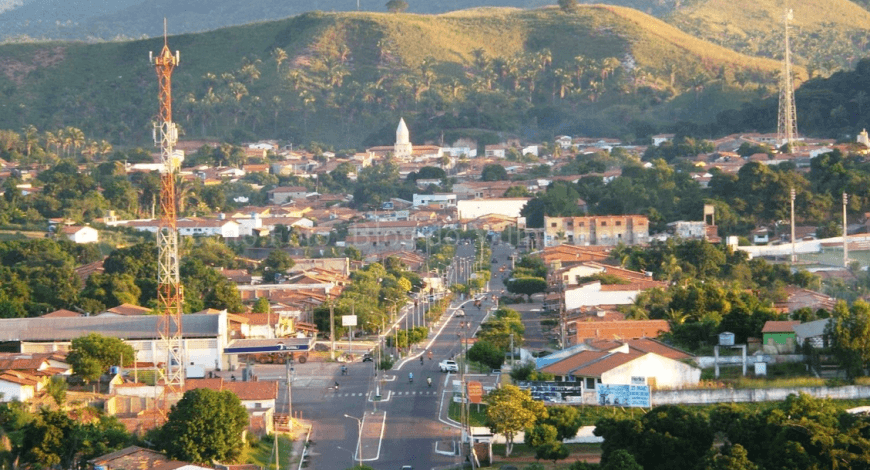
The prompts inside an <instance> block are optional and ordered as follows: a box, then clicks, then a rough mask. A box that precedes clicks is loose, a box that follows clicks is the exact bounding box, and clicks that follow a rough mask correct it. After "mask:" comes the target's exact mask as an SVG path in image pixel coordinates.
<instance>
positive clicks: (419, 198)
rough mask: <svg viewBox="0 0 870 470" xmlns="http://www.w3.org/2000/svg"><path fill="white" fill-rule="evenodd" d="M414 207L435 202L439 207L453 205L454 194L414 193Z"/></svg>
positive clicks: (454, 203) (454, 201)
mask: <svg viewBox="0 0 870 470" xmlns="http://www.w3.org/2000/svg"><path fill="white" fill-rule="evenodd" d="M413 204H414V207H418V206H428V205H429V204H437V205H438V206H440V207H447V206H455V205H456V195H455V194H452V193H435V194H414V201H413Z"/></svg>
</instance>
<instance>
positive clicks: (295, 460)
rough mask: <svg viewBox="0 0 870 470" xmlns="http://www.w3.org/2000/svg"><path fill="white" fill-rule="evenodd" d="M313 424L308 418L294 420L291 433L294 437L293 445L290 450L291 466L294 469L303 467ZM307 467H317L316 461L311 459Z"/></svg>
mask: <svg viewBox="0 0 870 470" xmlns="http://www.w3.org/2000/svg"><path fill="white" fill-rule="evenodd" d="M313 426H314V425H313V423H312V422H310V421H308V420H302V419H294V420H293V431H292V432H291V433H290V437H291V438H292V439H293V447H292V449H291V450H290V462H291V463H292V464H291V467H290V468H291V469H293V470H295V469H299V468H302V461H303V460H304V459H305V451H306V444H307V443H308V437H309V436H310V435H311V430H312V428H313ZM306 468H309V469H313V468H315V467H314V462H313V461H311V460H309V461H308V463H307V465H306Z"/></svg>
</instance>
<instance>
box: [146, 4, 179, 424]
mask: <svg viewBox="0 0 870 470" xmlns="http://www.w3.org/2000/svg"><path fill="white" fill-rule="evenodd" d="M149 56H150V58H151V62H152V65H154V69H155V70H156V71H157V80H158V82H159V87H160V89H159V92H158V97H159V101H160V114H159V115H158V116H157V122H156V123H155V124H154V143H155V145H158V146H159V147H160V162H161V163H162V164H163V168H162V170H161V174H160V221H159V223H158V230H157V309H158V311H159V314H160V317H159V319H158V320H157V333H158V335H159V336H160V340H161V343H162V346H163V348H165V350H166V361H165V363H164V365H163V367H162V368H161V369H160V378H161V379H162V380H163V382H164V389H163V407H164V410H168V408H169V403H168V402H169V400H167V398H169V397H177V396H178V395H179V394H180V393H181V392H182V391H183V388H184V344H183V342H182V335H181V333H182V331H181V315H182V309H181V306H182V304H183V302H184V292H183V288H182V286H181V281H180V278H179V273H178V272H179V262H178V259H179V257H178V227H177V216H176V201H175V175H176V172H177V171H178V168H179V166H180V165H181V159H182V157H181V156H180V155H178V154H176V152H175V150H174V146H175V142H176V141H177V140H178V129H177V128H176V127H175V123H173V122H172V71H173V70H174V69H175V67H176V66H177V65H178V61H179V58H180V55H179V53H178V51H175V55H173V54H172V52H170V50H169V46H168V40H167V36H166V19H165V18H164V19H163V50H161V51H160V53H159V54H158V55H157V56H156V57H154V56H151V55H150V54H149ZM155 362H157V361H155Z"/></svg>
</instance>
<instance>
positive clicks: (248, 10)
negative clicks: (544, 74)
mask: <svg viewBox="0 0 870 470" xmlns="http://www.w3.org/2000/svg"><path fill="white" fill-rule="evenodd" d="M408 3H409V5H408V6H409V8H408V12H409V13H417V14H439V13H446V12H449V11H456V10H465V9H469V8H479V7H515V8H538V7H542V6H547V5H554V4H555V3H556V2H555V1H552V0H444V1H437V2H423V1H414V0H411V1H410V2H408ZM581 3H589V4H593V3H606V4H610V5H620V6H626V7H630V8H636V9H638V10H640V11H643V12H645V13H649V14H652V15H656V16H659V15H663V14H666V13H668V12H670V11H671V9H672V8H673V6H674V3H675V1H674V0H667V1H659V2H655V3H653V2H648V1H644V0H611V1H607V2H596V1H583V2H581ZM385 5H386V0H359V1H354V0H314V1H312V0H252V1H248V2H238V1H233V0H175V1H168V0H156V1H155V0H148V1H142V0H66V1H64V2H55V1H51V0H4V1H0V39H12V40H22V39H25V38H29V39H64V40H91V41H94V40H113V39H116V38H127V39H138V38H143V37H155V36H159V35H161V34H162V32H163V30H162V28H161V27H162V24H163V18H164V17H169V18H170V19H171V20H172V23H173V25H174V29H173V31H174V32H175V33H195V32H202V31H210V30H213V29H218V28H223V27H227V26H238V25H243V24H247V23H252V22H256V21H270V20H277V19H282V18H286V17H289V16H294V15H299V14H302V13H306V12H309V11H316V10H319V11H325V12H348V11H357V10H360V11H365V12H385V11H386V10H387V9H386V6H385Z"/></svg>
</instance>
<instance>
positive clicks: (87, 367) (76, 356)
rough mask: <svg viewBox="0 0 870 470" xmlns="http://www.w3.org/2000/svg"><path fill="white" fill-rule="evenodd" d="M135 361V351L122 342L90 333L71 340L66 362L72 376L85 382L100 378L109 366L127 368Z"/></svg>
mask: <svg viewBox="0 0 870 470" xmlns="http://www.w3.org/2000/svg"><path fill="white" fill-rule="evenodd" d="M135 360H136V351H134V350H133V347H132V346H130V345H129V344H127V343H125V342H124V340H122V339H118V338H111V337H108V336H102V335H100V334H97V333H91V334H89V335H87V336H82V337H79V338H76V339H74V340H72V345H71V346H70V352H69V354H68V355H67V361H69V363H70V365H72V368H73V374H75V375H77V376H79V377H81V378H82V379H84V380H85V381H87V382H91V381H94V380H97V379H99V378H100V375H102V374H103V373H105V372H106V371H107V370H108V369H109V366H113V365H120V366H128V365H131V364H133V362H134V361H135Z"/></svg>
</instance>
